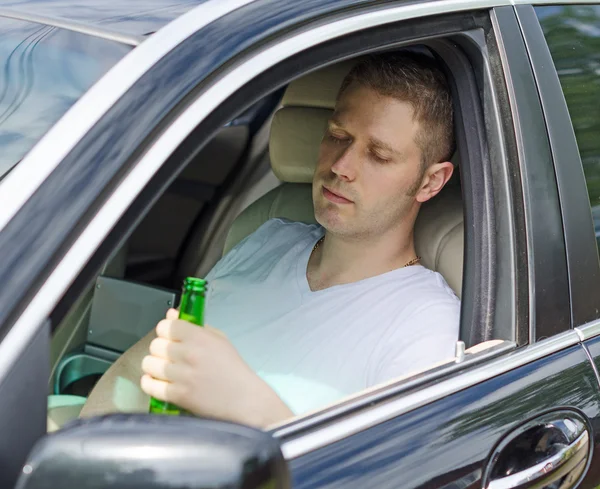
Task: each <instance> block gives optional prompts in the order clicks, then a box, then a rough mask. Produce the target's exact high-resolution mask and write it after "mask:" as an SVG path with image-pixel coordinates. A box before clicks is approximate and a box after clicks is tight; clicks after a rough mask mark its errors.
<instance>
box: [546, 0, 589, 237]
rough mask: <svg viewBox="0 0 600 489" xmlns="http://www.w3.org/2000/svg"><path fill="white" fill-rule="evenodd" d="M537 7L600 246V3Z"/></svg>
mask: <svg viewBox="0 0 600 489" xmlns="http://www.w3.org/2000/svg"><path fill="white" fill-rule="evenodd" d="M535 10H536V13H537V15H538V18H539V20H540V24H541V26H542V29H543V31H544V35H545V36H546V41H547V42H548V46H549V47H550V53H551V54H552V58H553V60H554V64H555V66H556V71H557V72H558V76H559V79H560V83H561V85H562V89H563V92H564V95H565V99H566V101H567V105H568V107H569V113H570V115H571V121H572V123H573V128H574V130H575V137H576V138H577V145H578V146H579V153H580V155H581V162H582V164H583V171H584V173H585V179H586V182H587V189H588V194H589V199H590V206H591V208H592V215H593V219H594V231H595V234H596V243H597V244H598V246H599V247H600V6H598V5H581V6H580V5H570V6H547V7H537V8H536V9H535Z"/></svg>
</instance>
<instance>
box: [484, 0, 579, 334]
mask: <svg viewBox="0 0 600 489" xmlns="http://www.w3.org/2000/svg"><path fill="white" fill-rule="evenodd" d="M493 21H494V22H495V23H496V24H497V26H498V29H497V33H498V37H499V38H500V40H501V43H502V47H503V56H504V61H505V67H506V70H505V76H506V83H507V87H508V90H509V93H510V95H511V97H512V100H511V106H512V109H513V114H512V116H513V120H514V125H515V135H516V137H517V143H518V148H519V159H520V166H519V168H518V171H520V178H521V181H522V185H521V188H522V189H523V196H522V198H523V203H524V209H525V223H524V225H525V229H526V233H527V241H528V246H527V249H526V256H524V257H522V259H526V260H527V261H528V268H529V274H530V277H529V281H530V283H529V287H530V291H529V296H530V304H529V314H530V318H529V328H530V332H529V334H530V337H531V341H532V342H534V341H539V340H541V339H543V338H546V337H549V336H553V335H555V334H558V333H561V332H563V331H565V329H569V324H570V305H569V290H568V276H567V266H566V255H565V245H564V235H563V226H562V217H561V213H560V204H559V199H558V191H557V188H556V179H555V174H554V167H553V166H554V165H553V163H552V154H551V151H550V142H549V140H548V134H547V132H546V127H545V124H544V118H543V113H542V107H541V103H540V99H539V97H538V92H537V87H536V85H535V80H534V77H533V72H532V69H531V65H530V63H529V56H528V53H527V50H526V47H525V42H524V40H523V37H522V35H521V30H520V27H519V24H518V21H517V18H516V14H515V10H514V8H513V7H512V6H507V7H498V8H495V9H494V12H493Z"/></svg>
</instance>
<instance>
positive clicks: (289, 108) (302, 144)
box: [55, 63, 463, 424]
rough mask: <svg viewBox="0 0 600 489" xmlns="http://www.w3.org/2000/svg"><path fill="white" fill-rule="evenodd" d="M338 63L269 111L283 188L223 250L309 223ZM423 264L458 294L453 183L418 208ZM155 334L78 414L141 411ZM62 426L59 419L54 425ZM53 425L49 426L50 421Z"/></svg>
mask: <svg viewBox="0 0 600 489" xmlns="http://www.w3.org/2000/svg"><path fill="white" fill-rule="evenodd" d="M350 66H351V65H350V64H349V63H342V64H338V65H335V66H331V67H327V68H325V69H322V70H319V71H317V72H314V73H311V74H309V75H306V76H304V77H303V78H301V79H298V80H296V81H294V82H292V83H291V84H290V85H289V87H288V89H287V91H286V93H285V95H284V98H283V100H282V104H281V108H280V109H279V110H278V111H277V113H276V114H275V117H274V120H273V123H272V127H271V136H270V153H271V164H272V167H273V171H274V172H275V174H276V175H277V177H278V178H279V179H280V180H282V181H284V182H285V183H284V184H282V185H281V186H279V187H277V188H276V189H274V190H272V191H271V192H269V193H267V194H266V195H265V196H263V197H261V198H260V199H258V200H257V201H256V202H254V203H253V204H252V205H250V206H249V207H248V208H247V209H246V210H245V211H244V212H242V214H240V215H239V216H238V218H237V219H236V221H235V222H234V224H233V226H232V228H231V230H230V232H229V235H228V237H227V240H226V245H225V249H224V252H227V251H228V250H229V249H231V247H232V246H235V244H236V243H238V242H239V241H240V240H241V239H242V238H244V237H245V236H247V235H248V234H250V233H252V232H253V231H254V230H255V229H257V228H258V227H259V226H260V225H261V224H262V223H263V222H265V221H266V220H267V219H270V218H272V217H285V218H288V219H291V220H296V221H303V222H314V215H313V207H312V198H311V185H310V182H311V179H312V174H313V171H314V168H315V163H316V159H317V152H318V148H319V144H320V141H321V138H322V135H323V132H324V129H325V125H326V122H327V119H328V118H329V116H330V115H331V113H332V110H333V107H334V104H335V97H336V94H337V91H338V88H339V86H340V84H341V81H342V79H343V77H344V76H345V74H346V73H347V72H348V70H349V68H350ZM415 239H416V248H417V252H418V253H419V254H420V255H421V256H422V260H423V264H424V265H425V266H427V267H429V268H431V269H433V270H437V271H439V272H440V273H441V274H442V275H443V276H444V277H445V279H446V280H447V282H448V283H449V285H450V286H451V287H452V288H453V289H454V291H455V292H456V293H457V294H458V295H460V292H461V285H462V264H463V209H462V201H461V195H460V188H459V186H458V185H454V186H450V187H448V188H446V189H444V191H443V192H441V193H440V194H439V195H438V196H437V197H436V198H435V199H433V200H432V201H431V202H428V203H427V204H426V205H423V207H422V210H421V212H420V214H419V218H418V221H417V224H416V229H415ZM153 336H154V333H153V332H152V333H150V334H149V335H147V336H146V337H145V338H143V339H142V340H140V342H138V343H136V345H134V346H133V347H132V348H131V349H130V350H128V351H127V352H126V353H125V354H123V355H122V356H121V357H120V358H119V359H118V360H117V361H116V362H115V363H114V364H113V365H112V366H111V367H110V369H109V370H108V371H107V372H106V373H105V374H104V375H103V377H102V378H101V379H100V381H99V382H98V383H97V384H96V386H95V388H94V389H93V390H92V392H91V394H90V396H89V398H88V400H87V402H86V404H85V406H84V407H83V410H82V411H81V416H82V417H87V416H93V415H99V414H104V413H109V412H115V411H127V412H147V409H148V397H147V396H146V395H144V394H143V393H141V391H140V390H139V388H138V389H137V391H136V390H134V389H133V390H132V389H131V386H132V385H136V384H138V383H139V379H140V377H141V375H142V372H141V360H142V358H143V356H144V355H146V354H147V352H148V345H149V343H150V341H151V340H152V338H153ZM61 421H62V420H61ZM55 424H56V423H55Z"/></svg>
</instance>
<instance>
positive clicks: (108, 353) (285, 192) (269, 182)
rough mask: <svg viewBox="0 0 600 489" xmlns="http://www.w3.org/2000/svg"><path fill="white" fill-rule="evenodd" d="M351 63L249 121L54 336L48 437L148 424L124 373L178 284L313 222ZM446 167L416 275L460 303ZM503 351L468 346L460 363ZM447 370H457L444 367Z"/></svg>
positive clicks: (288, 93) (115, 261) (457, 240)
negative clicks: (258, 242) (132, 417)
mask: <svg viewBox="0 0 600 489" xmlns="http://www.w3.org/2000/svg"><path fill="white" fill-rule="evenodd" d="M425 49H427V48H425ZM356 61H357V60H356V59H352V60H346V61H342V62H338V63H336V64H333V65H329V66H326V67H325V68H321V69H319V70H316V71H313V72H310V73H308V74H306V75H304V76H302V77H300V78H297V79H295V80H294V81H292V82H291V83H289V85H288V86H287V87H285V90H279V91H277V92H274V93H272V94H271V95H270V96H268V97H265V98H264V99H263V100H261V101H260V102H259V103H257V104H255V105H254V106H252V107H251V108H250V109H248V110H246V111H245V112H244V113H243V114H241V115H240V117H238V118H237V119H235V120H233V121H231V122H230V123H229V124H227V125H226V126H225V127H223V128H222V129H221V131H220V132H219V133H218V134H216V135H215V136H214V137H213V139H212V140H211V141H210V142H209V143H208V144H207V145H206V146H204V148H203V149H202V150H201V151H200V153H199V154H198V156H197V157H196V158H194V160H193V161H192V162H191V163H190V164H189V165H188V166H187V167H186V168H185V170H184V171H183V172H182V173H181V174H180V175H179V176H178V177H177V178H176V179H175V181H174V182H173V183H172V184H171V185H170V187H169V188H168V190H167V191H166V192H165V193H164V194H163V195H162V196H160V198H159V199H158V200H157V201H156V203H155V204H154V205H153V206H152V208H151V209H150V210H149V211H148V212H147V214H146V215H145V217H144V218H143V220H142V221H141V222H140V223H139V225H138V226H137V227H136V229H135V230H134V231H133V233H132V234H131V236H130V238H129V239H128V241H127V243H126V245H125V246H123V247H122V248H121V249H119V250H118V251H117V252H116V253H114V254H113V256H112V258H111V259H110V260H109V261H108V262H107V263H106V264H105V266H104V267H103V269H102V270H101V272H100V274H99V275H98V276H97V277H96V280H95V282H94V283H92V284H90V286H89V287H88V289H87V290H85V291H83V293H81V295H80V297H79V299H78V300H77V301H76V302H75V304H74V305H73V306H72V307H71V308H70V309H69V310H68V311H67V312H66V314H64V316H63V318H62V320H61V322H60V324H58V325H57V326H56V327H55V329H54V331H53V336H52V343H51V361H52V365H51V367H52V370H51V372H52V374H51V378H50V380H49V386H48V387H49V398H48V399H49V400H48V430H49V431H54V430H57V429H59V428H60V427H62V426H63V425H64V424H65V423H67V422H68V421H70V420H72V419H75V418H77V417H78V416H80V415H81V416H91V415H96V414H103V413H107V412H113V411H126V412H147V409H148V397H147V396H146V395H145V394H143V393H141V392H140V391H139V388H138V387H137V384H138V383H139V377H140V376H141V366H140V365H137V364H134V363H132V362H131V356H132V355H131V354H135V353H136V352H137V353H139V352H146V351H147V349H148V344H149V341H150V338H151V336H148V333H149V332H151V331H152V330H153V328H154V327H155V325H156V323H157V322H158V321H159V320H160V319H162V318H164V314H165V312H166V310H167V309H168V308H169V307H173V306H176V305H177V300H178V295H179V288H180V284H181V281H182V279H183V278H184V277H186V276H190V275H191V276H199V277H202V276H205V275H206V273H207V272H208V271H209V270H210V269H211V267H212V266H213V265H214V264H215V263H216V261H217V260H218V259H219V258H220V256H221V255H224V254H225V253H227V252H228V251H229V250H230V249H231V248H232V247H234V246H235V245H236V244H237V243H238V242H239V241H240V240H242V239H243V238H244V237H246V236H248V235H249V234H250V233H252V232H253V231H254V230H256V229H257V228H258V227H259V226H260V225H261V224H262V223H264V222H265V221H266V220H268V219H270V218H274V217H285V218H288V219H290V220H294V221H302V222H305V223H314V222H315V219H314V213H313V206H312V196H311V181H312V174H313V171H314V167H315V163H316V160H317V153H318V149H319V144H320V141H321V138H322V136H323V133H324V130H325V127H326V123H327V120H328V118H329V117H330V115H331V113H332V110H333V108H334V104H335V98H336V94H337V91H338V89H339V86H340V84H341V82H342V79H343V78H344V76H345V75H346V74H347V73H348V71H349V69H350V67H351V66H352V65H353V64H354V63H356ZM206 162H214V164H208V165H207V164H206ZM202 163H204V164H202ZM453 163H454V164H455V165H456V166H457V171H455V172H454V176H453V177H452V179H451V180H450V182H449V183H448V184H447V185H446V187H445V188H444V190H443V191H442V192H441V193H440V194H439V195H438V196H436V197H435V198H434V199H432V200H431V201H429V202H427V203H425V204H424V205H423V206H422V209H421V211H420V213H419V216H418V219H417V223H416V228H415V242H416V243H415V244H416V249H417V253H418V255H420V256H421V257H422V264H423V265H424V266H426V267H428V268H430V269H432V270H434V271H437V272H439V273H440V274H441V275H442V276H443V277H444V278H445V279H446V281H447V283H448V284H449V285H450V287H451V288H452V289H453V290H454V292H455V293H456V294H457V295H458V297H461V293H462V282H463V258H464V209H463V199H462V194H461V179H460V169H461V165H460V155H459V154H458V152H457V153H456V154H455V155H454V157H453ZM501 342H502V340H492V341H488V342H485V343H483V344H478V345H469V344H468V343H467V347H469V348H467V350H466V353H467V354H469V353H476V352H480V351H482V350H484V349H486V348H488V347H490V346H494V345H496V344H498V343H501ZM125 352H128V353H127V354H124V353H125ZM137 358H139V357H137ZM450 362H454V358H449V359H448V361H447V362H442V363H450ZM433 367H434V366H432V368H433ZM411 375H412V374H411ZM409 376H410V375H408V376H407V377H409ZM397 381H398V379H394V380H392V381H390V383H394V382H397ZM357 395H361V393H357Z"/></svg>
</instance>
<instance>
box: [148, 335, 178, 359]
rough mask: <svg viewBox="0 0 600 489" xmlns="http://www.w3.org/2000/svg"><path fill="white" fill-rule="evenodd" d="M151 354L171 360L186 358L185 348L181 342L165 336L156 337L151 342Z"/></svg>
mask: <svg viewBox="0 0 600 489" xmlns="http://www.w3.org/2000/svg"><path fill="white" fill-rule="evenodd" d="M149 349H150V354H151V355H152V356H155V357H158V358H164V359H165V360H169V361H171V362H178V361H183V360H184V359H185V354H184V350H185V348H184V347H183V346H182V345H181V343H179V342H175V341H171V340H167V339H165V338H155V339H153V340H152V342H151V343H150V348H149Z"/></svg>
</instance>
